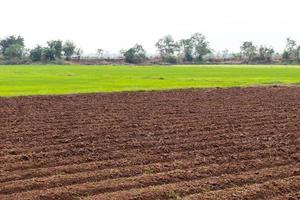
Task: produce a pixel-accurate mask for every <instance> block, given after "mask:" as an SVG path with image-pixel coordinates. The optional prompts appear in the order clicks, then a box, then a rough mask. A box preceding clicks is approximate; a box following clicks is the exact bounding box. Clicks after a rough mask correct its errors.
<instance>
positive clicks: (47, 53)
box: [42, 47, 55, 62]
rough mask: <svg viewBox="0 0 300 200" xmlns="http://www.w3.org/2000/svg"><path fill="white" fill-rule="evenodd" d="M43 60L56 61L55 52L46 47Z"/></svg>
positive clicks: (43, 51)
mask: <svg viewBox="0 0 300 200" xmlns="http://www.w3.org/2000/svg"><path fill="white" fill-rule="evenodd" d="M42 60H43V61H44V62H47V61H53V60H55V51H54V50H53V49H51V48H49V47H44V48H43V50H42Z"/></svg>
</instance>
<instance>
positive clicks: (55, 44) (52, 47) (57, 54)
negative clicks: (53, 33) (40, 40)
mask: <svg viewBox="0 0 300 200" xmlns="http://www.w3.org/2000/svg"><path fill="white" fill-rule="evenodd" d="M47 44H48V49H47V50H46V51H48V52H49V51H52V54H53V55H54V59H60V58H61V54H62V41H61V40H51V41H48V42H47Z"/></svg>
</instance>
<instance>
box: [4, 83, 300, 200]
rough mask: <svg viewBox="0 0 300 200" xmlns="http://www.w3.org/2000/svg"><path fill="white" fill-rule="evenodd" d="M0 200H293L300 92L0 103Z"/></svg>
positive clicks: (297, 184) (299, 158) (298, 176)
mask: <svg viewBox="0 0 300 200" xmlns="http://www.w3.org/2000/svg"><path fill="white" fill-rule="evenodd" d="M0 125H1V126H0V199H1V200H2V199H13V200H16V199H18V200H19V199H66V200H68V199H93V200H95V199H116V200H117V199H118V200H119V199H142V200H144V199H146V200H147V199H224V200H228V199H249V200H250V199H251V200H253V199H273V200H275V199H276V200H278V199H299V198H300V192H299V191H300V88H299V87H258V88H255V87H252V88H243V89H241V88H231V89H201V90H173V91H165V92H137V93H135V92H132V93H111V94H87V95H69V96H36V97H14V98H0Z"/></svg>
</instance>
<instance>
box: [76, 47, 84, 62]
mask: <svg viewBox="0 0 300 200" xmlns="http://www.w3.org/2000/svg"><path fill="white" fill-rule="evenodd" d="M82 54H83V50H82V49H80V48H76V49H75V56H76V57H77V59H78V60H80V58H81V56H82Z"/></svg>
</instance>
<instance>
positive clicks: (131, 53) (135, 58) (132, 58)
mask: <svg viewBox="0 0 300 200" xmlns="http://www.w3.org/2000/svg"><path fill="white" fill-rule="evenodd" d="M123 56H124V57H125V61H126V62H128V63H134V64H137V63H142V62H143V61H144V60H145V59H146V51H145V50H144V48H143V46H142V45H139V44H136V45H135V46H134V47H132V48H130V49H128V50H126V51H124V52H123Z"/></svg>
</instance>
